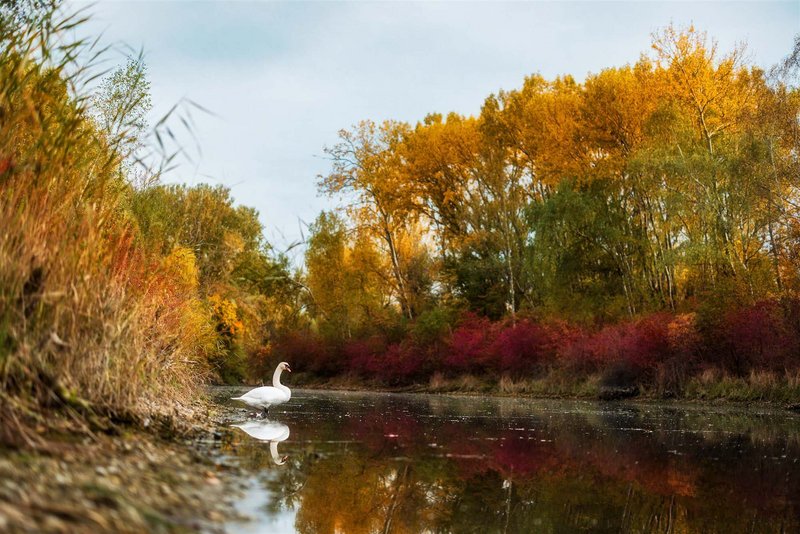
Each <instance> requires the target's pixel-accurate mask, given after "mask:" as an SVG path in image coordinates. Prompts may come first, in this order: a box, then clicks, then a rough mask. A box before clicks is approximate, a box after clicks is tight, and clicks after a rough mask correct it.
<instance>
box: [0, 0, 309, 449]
mask: <svg viewBox="0 0 800 534" xmlns="http://www.w3.org/2000/svg"><path fill="white" fill-rule="evenodd" d="M84 20H85V19H84V18H83V15H82V14H81V13H78V14H73V15H68V14H65V13H64V12H63V11H61V10H60V9H59V8H58V7H57V6H53V5H50V4H48V3H30V4H26V3H24V2H23V3H16V4H15V3H11V4H6V5H4V7H3V8H2V9H1V10H0V442H16V443H21V442H25V441H26V440H27V441H28V442H31V441H32V440H34V439H35V435H34V433H33V432H30V431H28V430H27V429H30V428H35V427H36V426H37V425H42V424H45V425H46V424H47V422H48V421H49V420H50V418H49V417H43V416H42V414H46V413H52V411H53V409H54V408H57V409H65V410H67V412H69V413H73V414H78V415H79V416H81V417H82V418H84V419H86V416H89V417H88V420H94V419H91V417H93V416H96V415H110V416H113V417H116V418H122V419H130V418H133V419H134V420H137V419H138V418H143V417H144V415H146V414H149V415H152V414H154V413H161V414H164V415H174V414H175V413H176V410H177V409H178V408H179V407H181V406H183V407H186V406H187V405H188V404H187V402H184V401H189V400H191V399H192V398H193V397H194V396H196V393H197V392H198V388H199V387H200V386H202V385H203V384H204V383H206V382H207V381H208V380H209V379H214V378H216V379H223V380H229V381H239V380H241V379H242V378H243V377H244V374H245V372H246V370H247V367H248V364H247V360H248V358H249V357H252V356H254V355H256V354H257V353H258V351H259V349H261V348H262V347H263V346H264V345H265V342H266V339H267V338H268V336H269V334H270V332H271V331H272V330H273V329H275V328H277V327H278V325H284V321H291V320H292V317H294V316H295V315H296V313H297V311H296V310H297V309H298V307H297V306H296V305H295V304H294V301H293V299H294V298H295V297H296V290H294V289H293V288H294V287H295V286H294V285H293V284H292V283H290V282H289V279H290V278H289V266H288V264H287V262H286V260H285V258H282V257H281V256H280V255H279V254H276V253H274V251H273V250H272V249H271V247H270V246H269V244H268V243H267V242H266V241H265V240H264V238H263V236H262V228H261V225H260V223H259V222H258V217H257V213H256V212H255V211H254V210H252V209H249V208H244V207H237V206H235V205H234V202H233V199H232V198H231V195H230V192H229V191H228V190H227V189H225V188H223V187H210V186H204V185H201V186H196V187H186V186H170V185H161V184H159V181H158V175H159V172H160V170H161V167H159V166H156V167H152V166H147V165H144V164H143V163H144V162H145V160H148V161H156V162H164V161H166V162H167V163H169V162H170V161H171V158H172V157H173V156H174V153H170V151H169V149H168V148H166V147H165V142H164V139H165V138H168V137H172V136H173V135H174V132H173V131H171V130H169V126H167V125H169V124H170V122H171V121H173V119H175V117H173V118H169V117H167V118H165V120H164V121H161V122H159V124H157V125H156V126H155V127H152V128H151V127H149V126H148V125H147V124H146V116H147V113H148V111H149V106H150V97H149V83H148V82H147V78H146V67H145V65H144V64H143V63H142V62H141V61H140V60H139V59H136V58H133V59H131V60H130V61H129V62H128V63H127V64H126V65H124V66H123V67H121V68H119V69H117V70H116V71H114V72H112V73H110V74H109V75H107V76H106V77H105V78H104V80H103V82H102V83H100V84H99V86H97V89H96V90H92V91H90V90H89V88H90V87H92V86H93V85H92V84H91V83H90V82H91V80H92V77H93V76H95V75H96V73H97V72H98V68H97V66H96V64H95V63H93V58H96V57H97V55H98V52H99V53H100V55H101V57H104V56H102V51H98V50H96V48H94V47H93V41H92V40H79V39H74V38H72V36H73V35H75V33H76V28H77V29H78V30H80V28H81V27H82V26H81V25H82V24H83V22H84ZM77 33H79V32H77ZM95 85H96V84H95ZM159 128H160V130H159ZM148 132H151V133H148ZM282 327H285V326H282Z"/></svg>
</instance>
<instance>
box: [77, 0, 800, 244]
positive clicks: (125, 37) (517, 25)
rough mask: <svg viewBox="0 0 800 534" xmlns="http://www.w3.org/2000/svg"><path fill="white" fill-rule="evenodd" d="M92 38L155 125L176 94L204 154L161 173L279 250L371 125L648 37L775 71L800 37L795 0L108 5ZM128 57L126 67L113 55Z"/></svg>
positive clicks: (578, 64) (321, 203)
mask: <svg viewBox="0 0 800 534" xmlns="http://www.w3.org/2000/svg"><path fill="white" fill-rule="evenodd" d="M92 10H93V11H94V13H95V18H94V20H93V21H92V23H91V29H92V30H93V31H94V30H97V29H99V30H102V31H104V33H105V41H106V42H107V43H126V44H128V45H130V46H132V47H134V48H140V47H141V48H143V49H144V50H145V53H146V60H147V63H148V65H149V69H150V78H151V82H152V89H153V102H154V105H155V109H154V111H153V115H154V116H160V114H161V113H163V112H164V111H165V110H166V109H167V108H169V107H170V106H171V105H172V104H173V103H174V102H176V101H177V100H178V99H180V98H181V97H189V98H191V99H192V100H194V101H196V102H198V103H200V104H202V105H203V106H205V107H207V108H209V109H211V110H212V111H213V112H214V113H215V114H216V115H217V116H216V117H210V116H196V118H197V122H198V124H197V135H198V138H199V141H200V143H201V145H202V150H203V153H202V156H201V158H199V159H198V160H197V161H196V163H195V165H188V164H185V165H182V166H181V167H180V168H179V169H177V171H174V172H172V173H171V175H170V176H169V177H168V180H170V181H179V182H187V183H191V184H193V183H198V182H210V183H222V184H226V185H228V186H230V187H231V188H232V191H233V194H234V196H235V198H236V199H237V200H238V201H239V202H241V203H244V204H247V205H250V206H254V207H255V208H257V209H258V210H259V212H260V214H261V220H262V222H263V223H264V225H265V227H266V229H267V232H266V233H267V236H268V238H269V239H270V240H271V241H272V242H274V243H275V244H276V246H278V247H279V248H280V247H281V246H285V245H286V244H287V243H289V242H291V241H293V240H295V239H298V238H299V236H300V231H299V229H298V228H299V224H298V219H302V220H303V221H306V222H311V221H313V219H314V218H315V216H316V215H317V213H318V212H319V211H320V210H321V209H324V208H329V207H330V206H332V203H331V201H329V200H328V199H326V198H323V197H320V196H318V194H317V192H316V176H317V175H318V174H320V173H324V172H325V171H326V170H327V169H328V164H327V162H326V161H325V159H324V158H323V147H324V146H326V145H328V146H330V145H332V144H334V143H335V142H336V134H337V131H338V130H339V129H341V128H347V127H349V126H350V125H352V124H354V123H356V122H357V121H359V120H361V119H365V118H370V119H375V120H381V119H385V118H392V119H399V120H405V121H410V122H416V121H417V120H421V119H422V118H423V117H424V116H425V115H426V114H427V113H429V112H434V111H436V112H442V113H446V112H448V111H456V112H459V113H463V114H474V113H477V112H478V111H479V109H480V106H481V103H482V102H483V100H484V98H485V97H486V96H488V95H489V94H490V93H493V92H496V91H497V90H498V89H501V88H503V89H513V88H515V87H518V86H520V85H521V83H522V80H523V78H524V77H525V76H526V75H528V74H531V73H534V72H540V73H541V74H543V75H544V76H546V77H553V76H555V75H557V74H564V73H569V74H572V75H573V76H575V77H576V78H578V79H583V78H584V77H585V75H586V74H587V73H589V72H597V71H599V70H601V69H602V68H604V67H608V66H618V65H624V64H626V63H631V62H635V61H636V60H637V59H638V57H639V55H640V54H641V53H643V52H645V53H647V52H648V51H649V47H650V34H651V33H652V32H653V31H655V30H657V29H658V28H660V27H663V26H665V25H667V24H669V23H670V22H674V23H675V24H677V25H688V24H690V23H694V25H695V26H696V27H698V28H700V29H703V30H706V31H708V33H709V35H710V36H713V37H715V38H717V39H718V40H719V43H720V47H721V49H722V50H726V49H730V48H731V47H732V46H733V44H734V43H735V42H737V41H741V40H746V41H747V43H748V50H749V53H750V54H751V57H752V58H753V60H754V61H755V62H756V63H757V64H759V65H762V66H770V65H772V64H774V63H776V62H777V61H779V60H780V59H781V58H783V57H784V56H785V55H786V54H787V53H788V52H789V51H790V49H791V47H792V43H793V37H794V35H795V34H796V33H800V2H796V1H793V2H706V3H697V2H670V3H660V2H635V3H634V2H613V3H612V2H584V3H567V2H536V3H534V2H525V3H501V2H472V3H460V2H444V3H422V2H414V3H386V2H374V3H334V2H319V3H311V2H285V3H276V2H224V3H223V2H217V3H211V2H100V3H99V4H96V5H95V6H94V7H93V8H92ZM120 61H122V60H120Z"/></svg>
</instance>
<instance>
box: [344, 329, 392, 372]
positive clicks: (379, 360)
mask: <svg viewBox="0 0 800 534" xmlns="http://www.w3.org/2000/svg"><path fill="white" fill-rule="evenodd" d="M385 352H386V342H385V341H384V339H383V338H382V337H380V336H377V335H375V336H370V337H368V338H366V339H352V340H349V341H347V343H345V345H344V347H343V348H342V353H343V355H344V360H345V365H346V366H347V369H348V370H350V371H355V372H356V373H358V374H360V375H362V376H365V377H380V376H381V373H382V371H383V368H384V367H385V365H386V363H385V361H384V357H383V356H384V353H385Z"/></svg>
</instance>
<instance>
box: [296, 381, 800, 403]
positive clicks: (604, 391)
mask: <svg viewBox="0 0 800 534" xmlns="http://www.w3.org/2000/svg"><path fill="white" fill-rule="evenodd" d="M297 378H298V380H295V382H294V384H292V385H293V386H295V387H298V388H303V389H311V390H314V389H318V390H323V391H352V392H357V391H370V392H386V393H419V394H445V395H465V396H490V397H510V398H525V399H549V400H586V401H624V402H640V401H643V402H660V403H672V402H677V403H686V402H688V403H691V404H696V405H698V406H702V405H706V404H714V405H719V404H721V405H726V404H731V405H735V404H747V405H751V404H753V405H762V404H763V405H769V406H775V407H781V408H786V409H789V410H791V411H800V403H798V402H797V401H798V399H800V380H798V377H797V376H796V375H787V376H783V377H781V376H778V375H776V374H774V373H769V372H760V373H757V372H752V373H751V374H750V375H749V376H747V377H737V376H731V375H723V374H722V373H719V372H706V373H704V374H702V375H700V376H697V377H693V378H692V379H690V381H689V383H688V384H687V386H686V389H685V390H684V391H683V392H682V393H681V394H679V395H663V394H659V392H658V391H655V390H651V389H641V390H640V389H639V388H638V387H636V388H634V389H629V388H619V387H608V386H603V384H602V381H603V380H602V376H601V375H594V376H589V377H588V378H586V379H584V380H570V379H569V378H567V377H564V376H563V375H559V374H558V373H553V374H552V375H550V376H546V377H543V378H538V379H519V380H514V379H511V378H509V377H501V378H500V379H499V380H495V381H490V380H486V379H481V378H479V377H476V376H473V375H463V376H458V377H452V378H446V377H444V376H441V375H434V376H433V377H431V379H430V380H429V382H427V383H412V384H406V385H402V386H399V385H398V386H387V385H386V384H383V383H380V382H374V381H373V382H366V381H364V380H363V379H360V378H359V377H354V376H336V377H334V378H331V379H328V380H319V379H317V378H310V377H302V376H299V377H297Z"/></svg>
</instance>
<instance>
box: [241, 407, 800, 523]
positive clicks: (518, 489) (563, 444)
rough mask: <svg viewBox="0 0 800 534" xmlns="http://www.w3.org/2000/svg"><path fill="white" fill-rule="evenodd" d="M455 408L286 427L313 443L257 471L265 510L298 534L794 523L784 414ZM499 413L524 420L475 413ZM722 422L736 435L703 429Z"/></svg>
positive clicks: (379, 410)
mask: <svg viewBox="0 0 800 534" xmlns="http://www.w3.org/2000/svg"><path fill="white" fill-rule="evenodd" d="M454 406H457V403H456V402H453V401H452V400H451V399H444V400H443V401H439V400H435V401H433V400H432V401H430V402H428V403H419V404H416V405H414V406H412V407H411V408H409V407H408V406H407V405H406V406H404V409H396V408H393V407H392V406H389V405H384V404H381V403H377V404H376V405H374V406H372V407H371V408H370V409H369V410H364V411H362V412H359V413H358V414H357V417H352V418H343V419H341V420H339V419H336V420H334V419H332V418H328V419H325V418H322V419H320V420H315V421H313V422H308V423H304V422H301V421H298V422H297V423H296V424H295V423H293V424H292V431H293V432H295V428H297V430H296V432H297V433H298V434H299V435H306V436H310V435H313V436H314V439H315V444H314V445H302V446H301V445H296V446H293V447H292V448H291V453H290V454H291V459H290V461H289V462H288V463H287V465H285V466H283V467H281V468H276V469H280V472H279V473H277V474H276V475H275V476H272V477H268V478H267V479H266V481H265V484H266V485H267V487H268V489H270V490H271V491H272V492H273V494H274V495H278V496H280V499H279V500H278V501H276V502H274V503H272V504H271V505H270V508H271V509H272V510H274V511H275V512H277V511H278V510H279V509H280V508H281V507H284V506H286V507H291V508H296V509H297V519H296V527H297V529H298V531H300V532H303V533H309V534H310V533H318V532H336V531H338V532H348V533H356V534H358V533H369V532H399V533H403V532H409V533H410V532H422V531H429V532H572V531H580V530H584V531H592V532H654V531H658V532H723V531H728V532H731V533H733V532H743V531H747V532H750V531H753V532H778V531H781V530H783V531H792V530H795V531H796V530H798V529H800V520H799V518H798V516H799V514H800V511H798V509H797V506H798V501H797V499H798V497H797V496H798V495H800V466H798V465H797V464H796V463H792V462H791V458H797V456H798V453H799V452H800V451H799V450H798V441H797V435H798V428H797V426H796V424H795V425H794V426H793V424H792V423H793V422H792V421H791V420H787V421H788V422H787V421H784V420H781V421H773V423H774V426H773V427H772V428H773V430H769V421H768V420H767V419H764V418H749V419H748V418H746V417H741V416H736V415H734V414H730V413H720V414H714V415H712V416H710V417H709V416H708V415H707V414H701V413H699V412H698V413H696V412H686V411H682V410H674V411H670V410H660V411H659V413H658V414H656V416H654V415H653V414H652V413H647V410H648V408H644V409H642V410H639V409H636V408H634V409H630V410H625V411H622V412H620V411H613V412H610V411H603V410H598V409H595V410H592V411H590V412H589V413H588V414H587V413H585V412H584V413H582V412H581V411H576V412H574V413H568V414H564V413H561V414H556V415H553V414H555V412H547V413H544V414H541V413H536V414H530V413H527V414H526V413H524V411H523V410H522V409H521V408H520V406H521V405H515V404H514V403H507V404H505V405H503V406H501V407H499V408H498V407H497V405H492V404H491V403H489V404H488V405H484V404H481V405H480V406H481V407H480V412H479V413H478V414H475V413H471V414H466V415H464V414H459V413H458V412H457V410H456V409H454ZM498 410H499V411H501V412H502V413H503V414H504V415H507V414H511V415H508V417H510V418H523V417H524V419H522V420H514V421H510V420H509V419H508V418H498V417H487V415H493V414H496V413H497V411H498ZM412 413H413V415H412ZM433 416H435V417H433ZM720 421H721V422H722V423H724V426H722V428H727V429H735V432H731V431H730V430H729V431H726V432H719V431H713V428H714V426H716V424H717V423H718V422H720ZM709 424H711V425H714V426H712V427H709ZM304 425H307V427H306V428H303V427H304ZM520 429H523V430H520ZM342 439H348V440H353V442H349V443H341V442H337V443H334V442H335V441H336V440H342ZM326 440H330V441H331V443H325V441H326ZM431 444H436V447H432V446H431ZM242 446H244V445H242ZM784 455H785V456H787V457H788V458H789V460H786V459H784V460H780V459H781V457H782V456H784ZM259 457H260V458H262V461H263V462H264V463H265V464H266V462H269V455H268V452H267V453H264V452H263V451H262V452H261V454H260V456H259ZM769 459H773V460H769ZM774 459H778V460H774Z"/></svg>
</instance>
